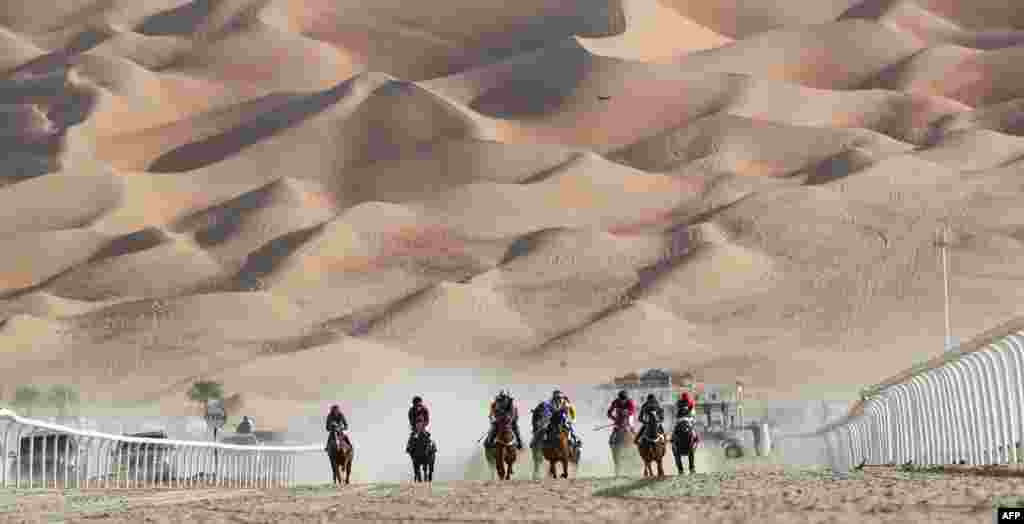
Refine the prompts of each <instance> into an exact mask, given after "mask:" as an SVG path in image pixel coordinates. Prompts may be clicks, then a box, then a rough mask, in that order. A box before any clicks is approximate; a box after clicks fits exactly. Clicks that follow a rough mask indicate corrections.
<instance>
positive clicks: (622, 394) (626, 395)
mask: <svg viewBox="0 0 1024 524" xmlns="http://www.w3.org/2000/svg"><path fill="white" fill-rule="evenodd" d="M628 399H629V393H626V390H624V389H623V390H622V391H619V400H628Z"/></svg>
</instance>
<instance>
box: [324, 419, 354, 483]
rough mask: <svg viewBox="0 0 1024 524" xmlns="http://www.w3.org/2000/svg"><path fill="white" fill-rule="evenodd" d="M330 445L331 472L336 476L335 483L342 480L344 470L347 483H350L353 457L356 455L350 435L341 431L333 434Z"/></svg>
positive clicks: (328, 453) (328, 451)
mask: <svg viewBox="0 0 1024 524" xmlns="http://www.w3.org/2000/svg"><path fill="white" fill-rule="evenodd" d="M331 437H332V438H331V440H330V445H329V446H328V447H327V457H328V458H330V459H331V474H332V475H333V476H334V483H335V484H340V483H341V482H342V476H343V474H342V472H343V471H344V478H345V484H348V483H349V478H350V477H351V476H352V458H353V456H355V449H354V448H353V447H352V441H351V440H349V438H348V435H346V434H344V433H343V432H341V431H335V432H333V433H332V434H331Z"/></svg>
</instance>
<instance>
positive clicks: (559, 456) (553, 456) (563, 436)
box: [541, 410, 577, 479]
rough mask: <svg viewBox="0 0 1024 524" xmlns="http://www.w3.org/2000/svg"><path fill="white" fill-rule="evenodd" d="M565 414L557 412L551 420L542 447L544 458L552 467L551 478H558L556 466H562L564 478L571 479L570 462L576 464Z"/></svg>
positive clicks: (550, 470)
mask: <svg viewBox="0 0 1024 524" xmlns="http://www.w3.org/2000/svg"><path fill="white" fill-rule="evenodd" d="M564 420H565V413H564V412H563V411H561V410H559V411H556V412H555V413H554V414H553V415H552V416H551V420H550V421H548V429H547V436H546V438H545V439H544V442H543V443H542V444H541V446H542V447H543V449H544V458H545V459H547V461H548V463H549V464H550V465H551V466H550V469H549V472H550V473H551V478H558V470H557V468H556V467H555V465H556V464H559V463H560V464H562V478H564V479H565V478H569V462H570V461H572V462H576V460H577V457H576V454H575V453H574V452H573V449H572V445H570V444H569V430H568V429H567V428H566V427H565V424H564Z"/></svg>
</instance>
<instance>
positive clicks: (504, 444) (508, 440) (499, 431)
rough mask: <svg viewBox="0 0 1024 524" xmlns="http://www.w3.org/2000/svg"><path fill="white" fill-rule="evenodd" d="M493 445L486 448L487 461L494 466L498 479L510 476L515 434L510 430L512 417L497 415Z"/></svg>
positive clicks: (517, 451) (514, 456) (515, 455)
mask: <svg viewBox="0 0 1024 524" xmlns="http://www.w3.org/2000/svg"><path fill="white" fill-rule="evenodd" d="M495 425H496V426H497V428H495V434H494V447H492V448H487V450H486V455H487V462H488V463H489V464H491V465H493V466H494V467H495V469H496V470H497V472H498V479H499V480H509V479H511V478H512V465H513V464H515V463H516V459H517V458H518V455H519V450H517V449H516V434H515V433H514V432H513V431H512V417H509V416H507V415H504V416H501V417H498V419H497V420H496V421H495Z"/></svg>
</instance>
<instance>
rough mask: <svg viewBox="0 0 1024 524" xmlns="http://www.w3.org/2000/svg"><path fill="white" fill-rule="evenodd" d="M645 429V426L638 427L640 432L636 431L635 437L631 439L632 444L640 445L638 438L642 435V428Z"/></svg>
mask: <svg viewBox="0 0 1024 524" xmlns="http://www.w3.org/2000/svg"><path fill="white" fill-rule="evenodd" d="M645 427H646V424H644V425H641V426H640V431H638V432H637V433H636V436H635V437H633V444H636V445H637V446H639V445H640V437H642V436H643V435H644V428H645Z"/></svg>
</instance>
